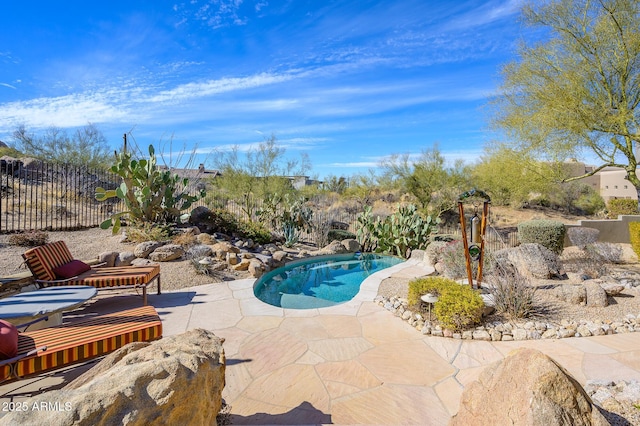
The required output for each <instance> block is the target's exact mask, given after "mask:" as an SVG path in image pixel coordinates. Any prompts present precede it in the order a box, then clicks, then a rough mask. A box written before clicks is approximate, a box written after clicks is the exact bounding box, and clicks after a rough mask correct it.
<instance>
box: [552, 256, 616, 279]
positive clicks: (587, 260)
mask: <svg viewBox="0 0 640 426" xmlns="http://www.w3.org/2000/svg"><path fill="white" fill-rule="evenodd" d="M562 266H563V268H564V270H565V271H566V272H573V273H576V274H578V275H582V276H587V277H590V278H598V277H602V276H604V275H607V274H608V273H609V269H608V268H607V264H606V263H605V262H603V261H602V259H600V258H599V257H596V256H593V255H591V254H590V253H588V252H587V251H582V252H576V251H573V252H568V253H564V254H563V255H562Z"/></svg>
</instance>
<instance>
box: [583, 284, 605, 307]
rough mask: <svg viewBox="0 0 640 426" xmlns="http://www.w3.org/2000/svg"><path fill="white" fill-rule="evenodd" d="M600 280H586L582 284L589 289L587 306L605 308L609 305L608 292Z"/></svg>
mask: <svg viewBox="0 0 640 426" xmlns="http://www.w3.org/2000/svg"><path fill="white" fill-rule="evenodd" d="M600 282H601V281H600V280H586V281H585V282H583V283H582V284H583V285H584V288H585V289H586V291H587V306H593V307H595V308H604V307H605V306H609V300H608V298H607V292H606V291H605V290H604V288H602V287H601V286H600Z"/></svg>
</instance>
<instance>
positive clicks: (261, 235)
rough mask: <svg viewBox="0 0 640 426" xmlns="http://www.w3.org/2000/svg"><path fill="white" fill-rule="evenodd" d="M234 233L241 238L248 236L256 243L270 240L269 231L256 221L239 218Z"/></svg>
mask: <svg viewBox="0 0 640 426" xmlns="http://www.w3.org/2000/svg"><path fill="white" fill-rule="evenodd" d="M236 226H237V231H236V233H237V234H238V235H239V236H240V237H242V238H250V239H252V240H253V241H255V242H256V243H258V244H267V243H270V242H271V240H272V237H271V231H269V230H268V229H267V228H265V227H264V226H263V225H262V224H260V223H258V222H248V221H246V220H240V221H238V222H237V225H236Z"/></svg>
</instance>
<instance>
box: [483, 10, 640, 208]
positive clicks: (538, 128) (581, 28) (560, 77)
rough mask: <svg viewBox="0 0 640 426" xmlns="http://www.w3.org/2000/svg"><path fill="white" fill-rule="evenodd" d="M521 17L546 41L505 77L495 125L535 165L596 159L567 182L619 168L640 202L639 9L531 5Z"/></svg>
mask: <svg viewBox="0 0 640 426" xmlns="http://www.w3.org/2000/svg"><path fill="white" fill-rule="evenodd" d="M523 17H524V20H525V22H526V23H528V24H530V25H532V26H533V27H534V28H537V29H542V32H541V33H536V34H537V35H540V34H542V36H541V37H542V38H541V39H539V40H537V41H536V42H533V43H530V44H526V43H523V44H522V45H521V46H520V48H519V52H518V59H517V60H515V61H514V62H512V63H510V64H508V65H506V66H505V68H504V69H503V84H502V87H501V90H500V95H499V96H498V97H497V98H496V100H495V103H494V107H495V110H494V116H493V124H495V125H496V126H497V127H498V128H501V129H503V130H505V131H506V133H507V135H508V136H510V137H511V138H512V139H513V140H514V141H515V143H516V145H517V146H518V148H519V149H522V150H524V151H527V152H530V153H534V154H537V155H538V158H547V159H556V160H562V159H567V158H570V157H573V156H576V157H578V156H579V155H580V154H581V153H584V152H590V153H592V154H595V156H597V158H598V161H599V164H597V167H595V168H594V170H593V171H591V172H589V173H586V174H584V175H582V176H578V177H575V178H569V179H566V180H575V179H579V178H582V177H586V176H590V175H593V174H595V173H596V172H598V171H599V170H601V169H603V168H604V167H607V166H614V167H620V168H623V169H624V170H626V178H627V179H628V180H629V182H630V183H631V184H633V185H634V186H635V187H636V188H637V191H638V194H640V179H639V178H638V176H637V174H636V166H637V160H636V156H635V153H634V144H637V143H638V142H639V141H640V133H639V128H638V114H639V110H638V104H639V103H640V1H639V0H541V1H538V0H536V1H533V0H531V3H530V4H529V5H526V6H525V7H524V8H523ZM639 199H640V197H639Z"/></svg>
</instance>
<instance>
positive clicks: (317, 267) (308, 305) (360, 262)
mask: <svg viewBox="0 0 640 426" xmlns="http://www.w3.org/2000/svg"><path fill="white" fill-rule="evenodd" d="M403 261H404V260H403V259H400V258H398V257H393V256H382V255H377V254H368V253H367V254H359V253H356V254H353V253H350V254H344V255H334V256H330V257H322V258H309V259H305V260H303V261H298V262H295V263H292V264H289V265H287V266H285V267H283V268H278V269H275V270H273V271H271V272H268V273H267V274H265V275H263V276H262V277H261V278H260V279H259V280H258V281H256V283H255V285H254V287H253V292H254V294H255V295H256V297H257V298H258V299H260V300H262V301H263V302H265V303H268V304H270V305H273V306H279V307H282V308H291V309H312V308H323V307H327V306H333V305H338V304H340V303H343V302H346V301H348V300H351V299H353V297H354V296H355V295H356V294H357V293H358V291H360V284H361V283H362V281H364V279H365V278H367V277H368V276H369V275H371V274H373V273H374V272H378V271H380V270H382V269H385V268H389V267H391V266H393V265H397V264H398V263H401V262H403Z"/></svg>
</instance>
